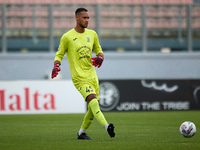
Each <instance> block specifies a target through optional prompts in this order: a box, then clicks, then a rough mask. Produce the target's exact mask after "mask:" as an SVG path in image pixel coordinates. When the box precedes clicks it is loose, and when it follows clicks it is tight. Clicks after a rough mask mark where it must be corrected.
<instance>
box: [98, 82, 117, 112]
mask: <svg viewBox="0 0 200 150" xmlns="http://www.w3.org/2000/svg"><path fill="white" fill-rule="evenodd" d="M99 90H100V91H99V105H100V108H101V110H102V111H110V110H112V109H114V108H115V107H116V106H117V104H118V102H119V99H120V94H119V90H118V88H117V86H116V85H114V84H113V83H111V82H103V83H101V84H100V85H99Z"/></svg>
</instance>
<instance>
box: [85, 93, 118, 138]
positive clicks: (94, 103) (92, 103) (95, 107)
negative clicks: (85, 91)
mask: <svg viewBox="0 0 200 150" xmlns="http://www.w3.org/2000/svg"><path fill="white" fill-rule="evenodd" d="M86 100H87V102H88V107H90V108H91V110H92V113H93V115H94V117H95V118H96V119H97V121H98V122H99V123H100V124H101V125H102V126H103V127H104V128H105V129H106V130H107V132H108V134H109V135H110V137H111V138H113V137H115V132H114V125H113V124H112V123H111V124H108V122H107V121H106V119H105V117H104V115H103V113H102V112H101V110H100V107H99V103H98V100H97V98H96V95H95V94H91V95H89V96H88V97H87V99H86Z"/></svg>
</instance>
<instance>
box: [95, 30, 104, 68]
mask: <svg viewBox="0 0 200 150" xmlns="http://www.w3.org/2000/svg"><path fill="white" fill-rule="evenodd" d="M93 48H94V52H95V54H96V56H97V57H92V64H93V65H94V66H95V67H98V68H99V67H101V65H102V63H103V61H104V54H103V51H102V49H101V46H100V44H99V38H98V35H97V34H96V32H95V37H94V46H93Z"/></svg>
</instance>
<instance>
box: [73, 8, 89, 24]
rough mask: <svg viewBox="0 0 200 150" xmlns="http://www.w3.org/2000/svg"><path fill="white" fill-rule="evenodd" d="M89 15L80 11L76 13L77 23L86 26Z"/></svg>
mask: <svg viewBox="0 0 200 150" xmlns="http://www.w3.org/2000/svg"><path fill="white" fill-rule="evenodd" d="M89 18H90V17H89V15H88V12H85V11H82V12H81V13H80V14H79V15H77V17H76V20H77V24H79V25H80V26H81V27H82V28H87V26H88V23H89Z"/></svg>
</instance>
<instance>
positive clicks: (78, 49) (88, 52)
mask: <svg viewBox="0 0 200 150" xmlns="http://www.w3.org/2000/svg"><path fill="white" fill-rule="evenodd" d="M92 50H93V51H94V52H95V54H96V55H98V54H99V53H103V51H102V49H101V46H100V45H99V39H98V36H97V34H96V32H95V31H93V30H90V29H85V32H84V33H78V32H76V31H75V29H71V30H70V31H68V32H66V33H65V34H63V36H62V37H61V39H60V44H59V48H58V51H57V52H56V56H55V59H54V61H55V60H58V61H60V62H61V61H62V59H63V56H64V55H65V53H66V54H67V58H68V61H69V64H70V71H71V77H72V80H73V82H76V81H80V80H86V79H93V78H96V77H97V75H96V71H95V68H94V67H93V65H92V60H91V56H92Z"/></svg>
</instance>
